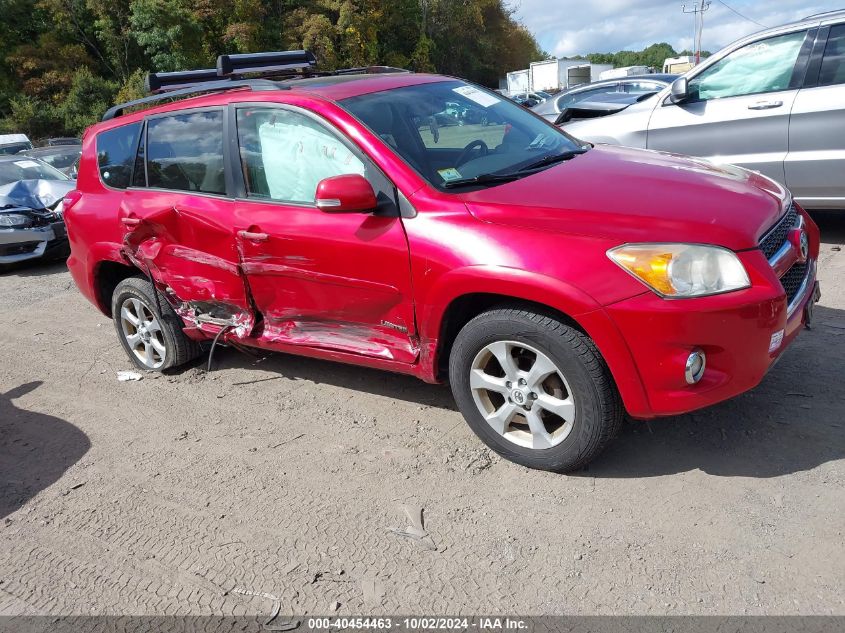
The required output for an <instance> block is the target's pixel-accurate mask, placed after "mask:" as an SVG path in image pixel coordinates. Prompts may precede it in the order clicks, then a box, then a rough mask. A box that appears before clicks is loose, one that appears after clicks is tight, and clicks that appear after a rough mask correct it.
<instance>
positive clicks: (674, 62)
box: [663, 55, 695, 75]
mask: <svg viewBox="0 0 845 633" xmlns="http://www.w3.org/2000/svg"><path fill="white" fill-rule="evenodd" d="M693 67H695V57H694V56H692V55H681V56H680V57H667V58H666V61H664V62H663V72H664V73H665V74H667V75H682V74H684V73H685V72H687V71H688V70H691V69H692V68H693Z"/></svg>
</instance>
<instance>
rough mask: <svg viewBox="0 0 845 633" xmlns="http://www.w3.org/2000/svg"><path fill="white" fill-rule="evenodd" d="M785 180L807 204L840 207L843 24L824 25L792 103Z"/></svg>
mask: <svg viewBox="0 0 845 633" xmlns="http://www.w3.org/2000/svg"><path fill="white" fill-rule="evenodd" d="M785 169H786V185H787V186H788V187H789V188H790V190H791V191H792V193H793V195H794V196H795V197H796V198H797V199H798V201H799V202H800V203H802V204H804V205H806V206H807V207H809V208H833V209H841V208H843V207H845V24H835V25H831V26H824V27H822V29H820V31H819V36H818V37H817V39H816V47H815V51H814V54H813V57H812V60H811V62H810V65H809V68H808V70H807V79H806V81H805V84H804V87H803V88H802V89H801V90H800V91H799V92H798V96H797V97H796V99H795V105H794V106H793V107H792V118H791V120H790V125H789V154H788V155H787V157H786V164H785Z"/></svg>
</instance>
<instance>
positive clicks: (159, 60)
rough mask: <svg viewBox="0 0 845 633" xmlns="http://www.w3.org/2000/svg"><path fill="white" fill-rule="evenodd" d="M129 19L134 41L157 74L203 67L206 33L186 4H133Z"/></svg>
mask: <svg viewBox="0 0 845 633" xmlns="http://www.w3.org/2000/svg"><path fill="white" fill-rule="evenodd" d="M131 6H132V10H131V14H130V16H129V26H130V29H131V32H132V35H133V37H134V38H135V40H136V41H137V42H138V44H139V45H140V46H141V48H143V49H144V52H145V53H146V54H147V56H148V57H149V58H150V61H151V62H152V65H153V68H154V69H155V70H157V71H175V70H185V69H191V68H199V67H203V66H204V65H207V64H206V56H205V55H204V54H203V32H202V28H201V27H200V23H199V21H198V20H197V17H196V15H195V14H194V13H193V12H192V11H191V10H190V9H189V8H188V6H187V2H186V1H185V0H134V1H133V2H132V5H131Z"/></svg>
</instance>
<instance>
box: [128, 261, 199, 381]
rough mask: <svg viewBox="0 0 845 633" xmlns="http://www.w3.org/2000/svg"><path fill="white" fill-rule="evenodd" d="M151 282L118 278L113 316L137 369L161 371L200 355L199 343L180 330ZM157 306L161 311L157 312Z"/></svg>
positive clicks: (177, 317)
mask: <svg viewBox="0 0 845 633" xmlns="http://www.w3.org/2000/svg"><path fill="white" fill-rule="evenodd" d="M156 292H157V291H156V290H155V288H154V287H153V285H152V284H151V283H150V282H149V281H148V280H147V279H143V278H141V277H130V278H128V279H124V280H123V281H121V282H120V283H119V284H118V285H117V287H116V288H115V290H114V294H113V295H112V317H113V319H114V326H115V329H116V330H117V337H118V339H120V343H121V345H123V349H124V350H125V351H126V354H127V355H128V356H129V358H130V359H131V360H132V362H134V363H135V365H137V366H138V368H140V369H144V370H146V371H163V370H165V369H169V368H171V367H178V366H179V365H183V364H185V363H187V362H189V361H191V360H193V359H194V358H196V357H197V356H199V354H200V346H199V344H198V343H197V342H196V341H193V340H191V339H189V338H188V337H187V336H185V333H184V332H183V331H182V327H183V324H182V320H181V319H180V318H179V316H178V315H177V314H176V313H175V312H174V311H173V308H171V307H170V304H169V303H167V300H166V299H164V297H162V296H161V295H160V294H159V297H158V302H156V299H155V293H156ZM159 308H160V309H161V311H160V312H159Z"/></svg>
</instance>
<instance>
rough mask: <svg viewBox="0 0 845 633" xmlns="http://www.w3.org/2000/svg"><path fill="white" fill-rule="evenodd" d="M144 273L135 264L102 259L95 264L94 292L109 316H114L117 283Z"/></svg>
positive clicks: (104, 311)
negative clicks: (113, 302)
mask: <svg viewBox="0 0 845 633" xmlns="http://www.w3.org/2000/svg"><path fill="white" fill-rule="evenodd" d="M141 276H143V274H142V273H141V271H140V270H138V268H136V267H135V266H132V265H129V264H126V263H123V262H116V261H113V260H102V261H100V262H97V264H96V266H94V292H95V299H96V301H97V307H98V308H99V309H100V311H101V312H102V313H103V314H105V315H106V316H108V317H111V316H112V306H111V303H112V295H113V294H114V289H115V288H117V285H118V284H119V283H120V282H121V281H123V280H124V279H128V278H129V277H141Z"/></svg>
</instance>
